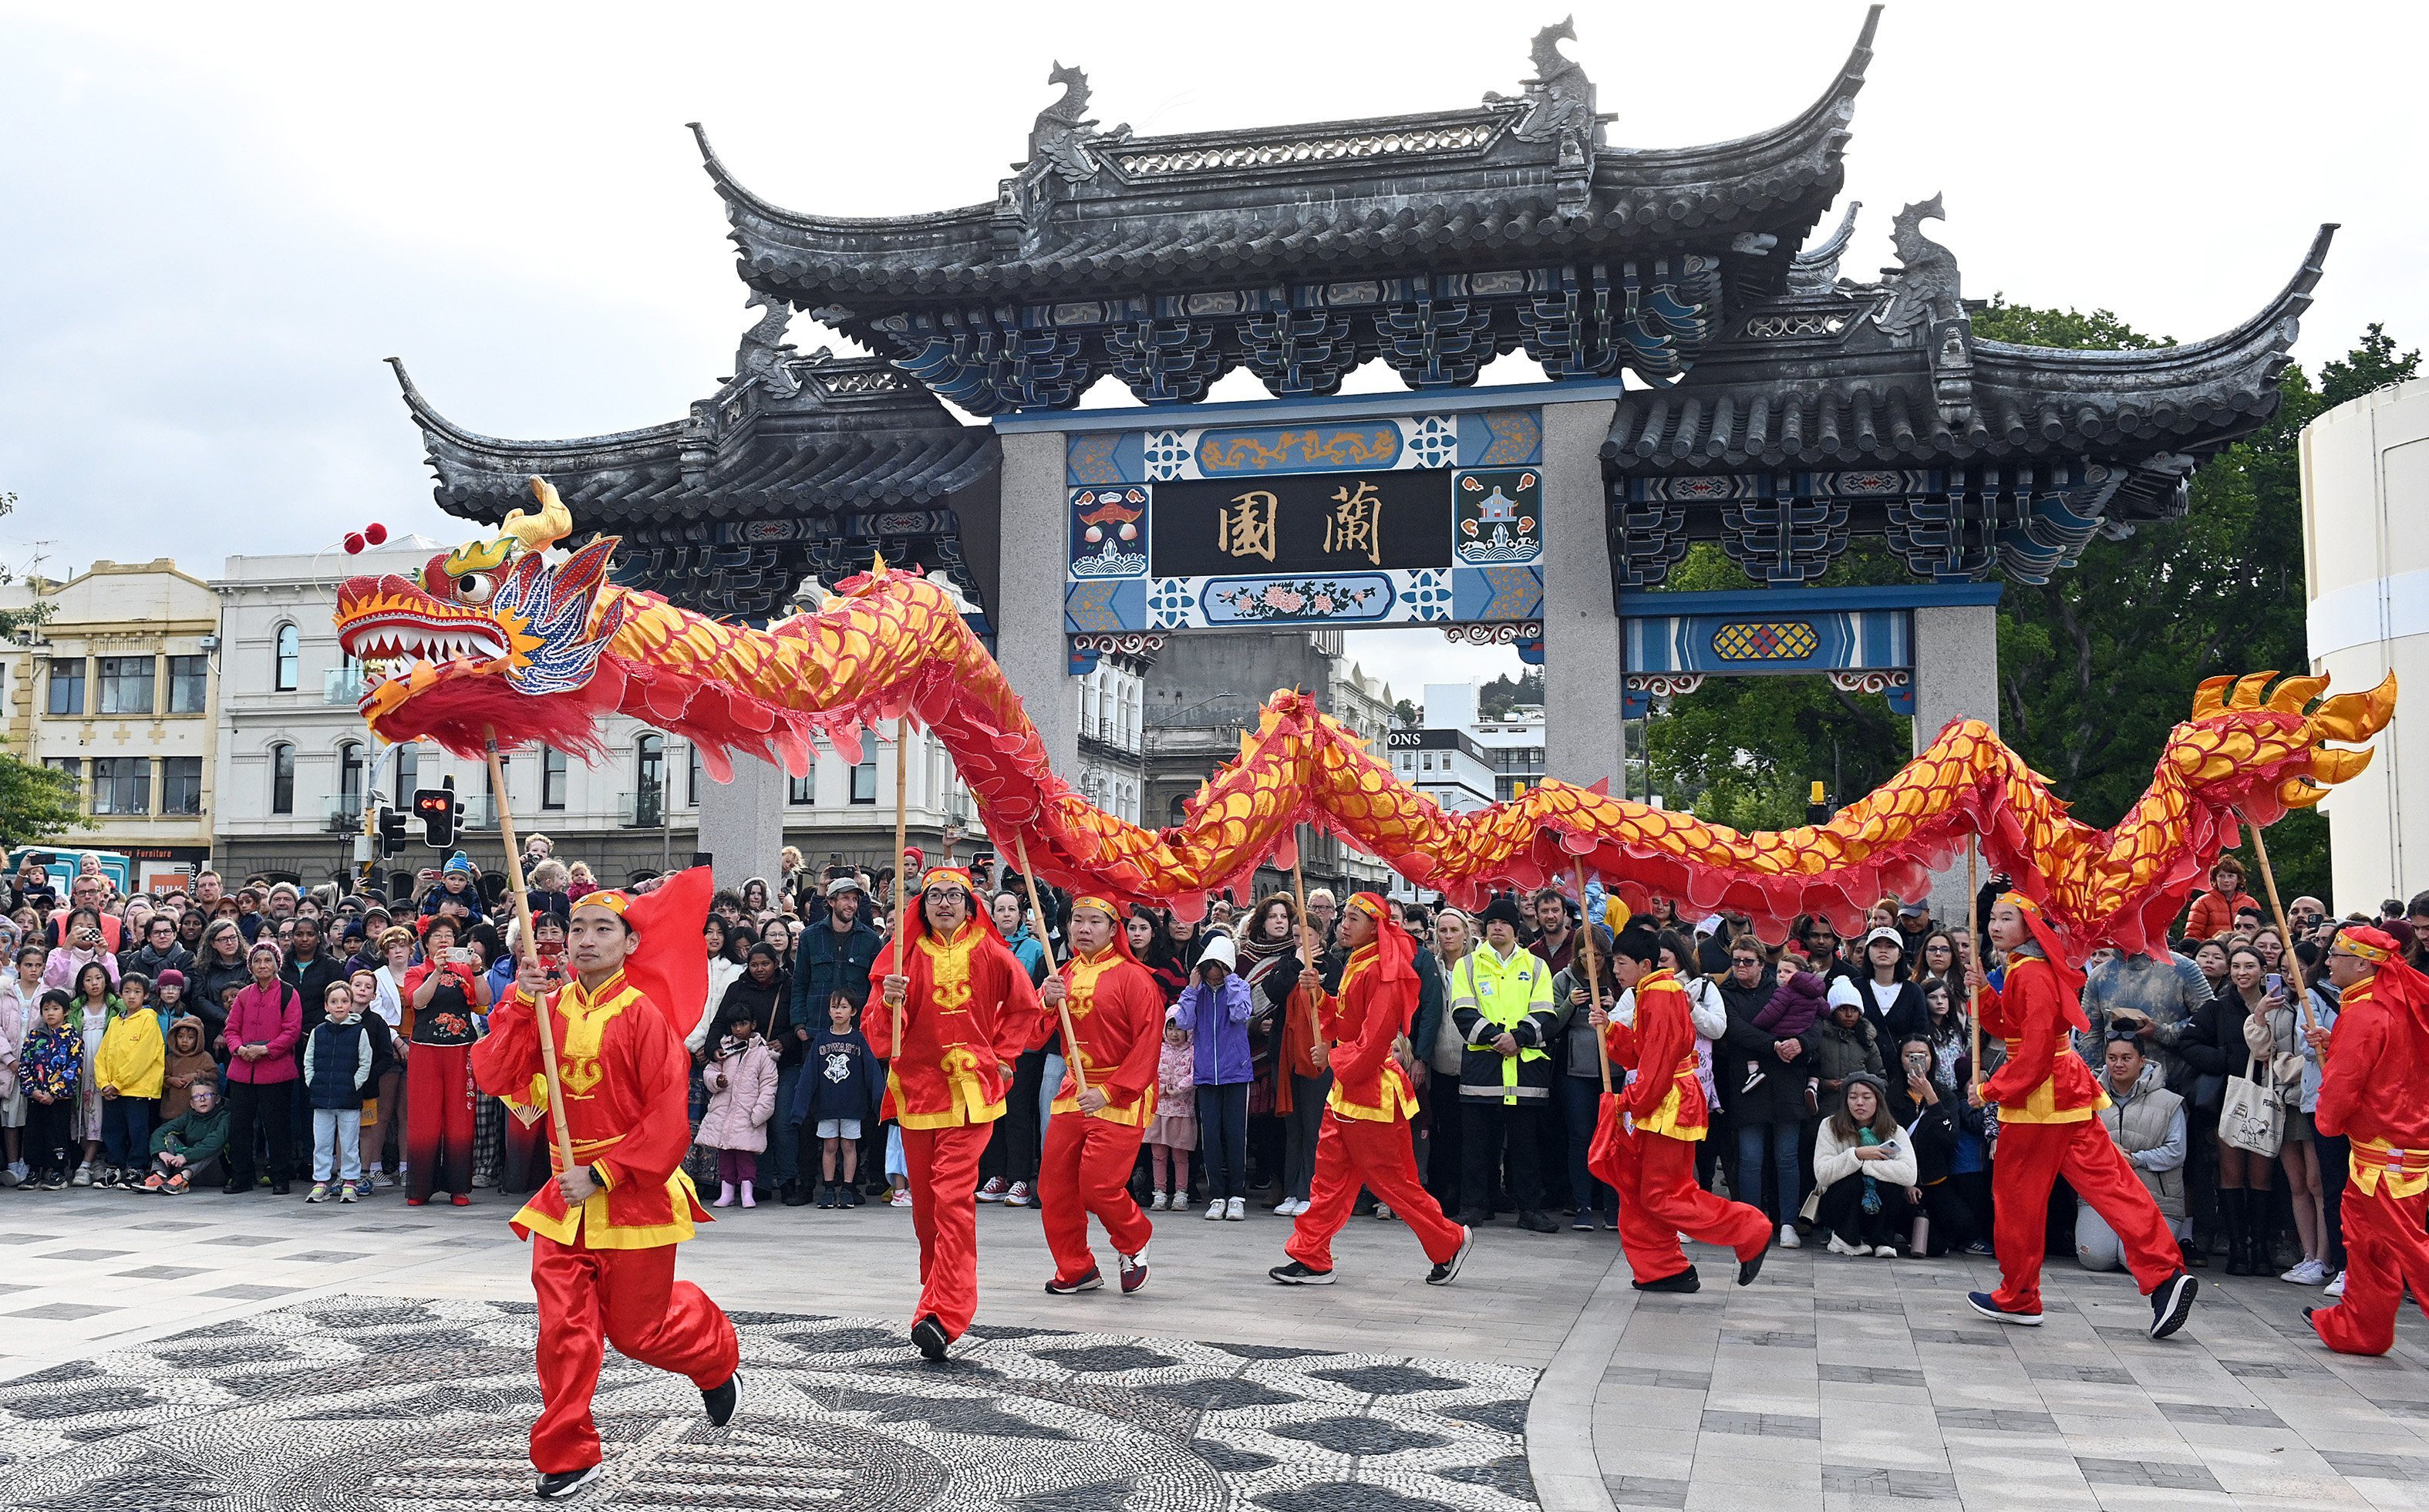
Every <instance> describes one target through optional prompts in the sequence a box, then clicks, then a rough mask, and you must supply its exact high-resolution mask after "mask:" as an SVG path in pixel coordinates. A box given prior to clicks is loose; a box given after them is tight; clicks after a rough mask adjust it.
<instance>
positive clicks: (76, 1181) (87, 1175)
mask: <svg viewBox="0 0 2429 1512" xmlns="http://www.w3.org/2000/svg"><path fill="white" fill-rule="evenodd" d="M68 1185H69V1186H71V1187H90V1186H91V1185H92V1167H91V1166H90V1165H80V1166H77V1167H76V1168H75V1175H73V1176H70V1177H69V1178H68Z"/></svg>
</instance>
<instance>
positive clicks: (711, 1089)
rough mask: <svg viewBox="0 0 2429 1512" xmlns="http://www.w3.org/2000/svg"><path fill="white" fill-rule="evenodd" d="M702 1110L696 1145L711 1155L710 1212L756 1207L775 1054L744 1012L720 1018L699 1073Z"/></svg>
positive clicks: (749, 1014) (773, 1085) (771, 1107)
mask: <svg viewBox="0 0 2429 1512" xmlns="http://www.w3.org/2000/svg"><path fill="white" fill-rule="evenodd" d="M700 1079H701V1085H702V1086H704V1087H706V1088H707V1089H708V1111H707V1112H705V1113H703V1114H702V1115H701V1120H700V1134H699V1136H698V1137H699V1140H700V1142H701V1144H702V1145H703V1146H704V1147H706V1148H708V1149H712V1150H715V1151H716V1152H717V1184H718V1192H717V1201H716V1202H714V1203H712V1204H711V1205H710V1206H711V1207H716V1208H730V1207H732V1206H734V1201H735V1190H736V1189H737V1188H738V1189H740V1192H741V1200H742V1206H743V1207H745V1208H756V1207H758V1206H759V1200H758V1198H757V1197H756V1196H754V1195H753V1194H752V1184H753V1183H754V1182H756V1181H757V1180H758V1178H759V1152H760V1151H762V1150H765V1149H766V1148H767V1147H768V1117H769V1115H771V1114H773V1113H774V1112H775V1110H776V1052H775V1051H773V1050H771V1049H769V1048H768V1042H767V1040H766V1039H765V1038H763V1037H762V1036H761V1035H760V1033H759V1031H758V1029H757V1027H755V1025H754V1023H753V1020H752V1012H751V1011H750V1010H749V1009H748V1008H736V1009H735V1011H733V1012H731V1013H728V1014H727V1015H726V1024H725V1033H724V1035H723V1036H722V1037H720V1038H719V1040H718V1041H717V1042H716V1044H714V1045H713V1046H711V1048H710V1053H709V1060H708V1064H707V1065H705V1066H702V1068H701V1073H700Z"/></svg>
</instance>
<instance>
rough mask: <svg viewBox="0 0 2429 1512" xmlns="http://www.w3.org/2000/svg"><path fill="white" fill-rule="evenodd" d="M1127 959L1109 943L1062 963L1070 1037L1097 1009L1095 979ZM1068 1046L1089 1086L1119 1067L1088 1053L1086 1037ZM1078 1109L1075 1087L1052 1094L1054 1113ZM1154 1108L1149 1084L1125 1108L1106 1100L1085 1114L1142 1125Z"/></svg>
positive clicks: (1100, 1081)
mask: <svg viewBox="0 0 2429 1512" xmlns="http://www.w3.org/2000/svg"><path fill="white" fill-rule="evenodd" d="M1083 901H1085V900H1083ZM1071 906H1072V907H1073V908H1075V909H1076V908H1078V907H1079V906H1080V905H1079V904H1078V903H1074V904H1072V905H1071ZM1126 963H1127V961H1126V958H1124V956H1123V955H1122V953H1121V952H1120V951H1118V950H1116V949H1115V948H1114V947H1113V946H1112V945H1107V946H1105V947H1104V948H1103V949H1102V950H1099V951H1098V952H1097V953H1096V954H1095V955H1093V956H1073V957H1072V958H1071V959H1070V961H1067V962H1066V963H1065V965H1064V968H1063V969H1064V971H1065V972H1066V976H1065V977H1064V978H1063V985H1064V988H1065V989H1066V993H1067V994H1068V995H1066V997H1065V998H1064V1000H1063V1001H1064V1006H1065V1008H1066V1009H1067V1010H1068V1011H1070V1014H1071V1029H1072V1037H1073V1038H1074V1039H1078V1038H1079V1027H1080V1025H1081V1024H1082V1023H1083V1022H1084V1021H1085V1020H1086V1019H1087V1017H1088V1015H1089V1014H1091V1013H1093V1012H1095V1011H1097V983H1098V982H1099V981H1101V980H1103V979H1104V976H1105V973H1107V972H1109V971H1111V970H1113V969H1114V968H1115V966H1119V965H1124V964H1126ZM1071 1048H1072V1049H1073V1051H1074V1053H1076V1054H1077V1055H1078V1056H1079V1057H1080V1061H1081V1066H1082V1070H1084V1071H1085V1072H1086V1073H1087V1075H1088V1083H1089V1085H1090V1086H1101V1084H1102V1083H1103V1080H1104V1077H1105V1075H1106V1073H1108V1072H1111V1071H1115V1070H1117V1069H1119V1068H1118V1067H1115V1066H1113V1065H1109V1064H1104V1063H1101V1062H1099V1061H1098V1060H1096V1059H1095V1058H1094V1057H1092V1056H1090V1055H1089V1054H1088V1044H1087V1042H1086V1041H1085V1040H1080V1041H1079V1044H1076V1045H1074V1046H1072V1047H1071ZM1079 1110H1080V1093H1079V1089H1078V1088H1076V1087H1075V1088H1073V1089H1072V1091H1071V1094H1070V1095H1069V1096H1068V1097H1065V1096H1062V1095H1059V1094H1058V1095H1057V1096H1056V1097H1055V1099H1054V1103H1053V1107H1052V1111H1054V1112H1057V1113H1076V1112H1078V1111H1079ZM1154 1110H1155V1089H1154V1088H1152V1087H1150V1088H1148V1089H1147V1091H1146V1092H1145V1093H1143V1094H1142V1095H1141V1096H1140V1097H1139V1098H1138V1100H1137V1101H1135V1102H1133V1103H1132V1104H1131V1105H1130V1106H1129V1107H1128V1108H1116V1107H1115V1106H1114V1105H1113V1104H1112V1103H1107V1104H1106V1105H1105V1106H1104V1107H1102V1108H1100V1109H1097V1111H1095V1112H1094V1113H1092V1114H1089V1115H1088V1116H1089V1117H1092V1118H1101V1119H1103V1120H1104V1121H1105V1122H1107V1123H1109V1124H1128V1125H1132V1126H1144V1125H1145V1124H1146V1123H1147V1121H1148V1119H1150V1118H1152V1117H1154V1116H1155V1111H1154Z"/></svg>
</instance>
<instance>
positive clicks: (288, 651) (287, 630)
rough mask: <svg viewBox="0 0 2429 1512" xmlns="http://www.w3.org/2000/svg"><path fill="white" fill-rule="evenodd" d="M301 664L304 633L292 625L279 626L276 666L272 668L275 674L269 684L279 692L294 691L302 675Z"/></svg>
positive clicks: (302, 664) (302, 660)
mask: <svg viewBox="0 0 2429 1512" xmlns="http://www.w3.org/2000/svg"><path fill="white" fill-rule="evenodd" d="M303 666H304V633H303V632H301V631H299V630H297V629H296V628H295V627H294V626H293V625H281V626H279V627H278V652H277V659H276V666H274V667H273V672H274V673H275V676H274V677H273V679H272V682H271V686H272V687H273V688H274V689H276V690H277V691H278V692H280V693H292V692H294V691H295V688H296V683H297V680H298V679H299V678H301V677H302V676H303Z"/></svg>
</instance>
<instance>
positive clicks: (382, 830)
mask: <svg viewBox="0 0 2429 1512" xmlns="http://www.w3.org/2000/svg"><path fill="white" fill-rule="evenodd" d="M410 822H411V821H410V820H409V819H408V818H407V817H406V816H405V814H404V813H403V812H402V811H400V810H397V809H391V808H389V807H388V805H387V804H385V803H383V804H381V805H380V811H379V846H380V854H381V855H383V856H393V855H395V854H397V853H398V852H399V851H401V850H403V849H404V848H405V826H406V825H407V824H409V823H410Z"/></svg>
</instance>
